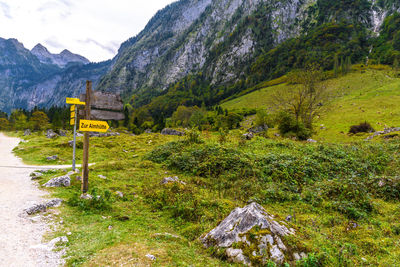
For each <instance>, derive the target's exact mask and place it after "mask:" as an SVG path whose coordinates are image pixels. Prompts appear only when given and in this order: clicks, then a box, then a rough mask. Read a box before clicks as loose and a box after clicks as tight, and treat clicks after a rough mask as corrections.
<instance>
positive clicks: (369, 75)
mask: <svg viewBox="0 0 400 267" xmlns="http://www.w3.org/2000/svg"><path fill="white" fill-rule="evenodd" d="M323 85H324V86H326V87H327V89H328V90H329V91H330V92H332V98H331V101H330V102H329V104H328V105H327V106H325V107H324V108H323V112H322V114H321V116H320V118H318V119H317V120H316V121H315V125H314V126H315V130H316V133H315V134H314V136H313V138H314V139H316V140H319V141H327V142H335V141H341V142H349V141H355V140H362V139H365V137H366V136H368V135H356V136H349V135H347V133H348V131H349V128H350V126H351V125H355V124H359V123H361V122H364V121H367V122H369V123H370V124H371V125H372V127H373V128H374V129H375V130H383V129H384V128H385V127H392V126H396V127H398V126H400V105H398V103H399V101H400V79H399V78H394V75H393V72H392V71H391V70H390V69H389V68H387V67H384V66H376V67H373V68H369V69H366V70H361V69H360V68H359V67H358V66H355V67H353V71H352V72H351V73H350V74H348V75H345V76H342V77H339V78H333V79H328V80H326V81H324V82H323ZM289 86H291V85H288V84H285V83H283V84H279V85H274V86H270V87H264V88H262V89H259V90H257V91H254V92H252V93H249V94H247V95H244V96H241V97H239V98H236V99H232V100H230V101H228V102H225V103H223V104H222V105H221V106H222V107H223V108H227V109H229V110H238V109H242V108H257V109H261V108H267V109H272V108H273V96H274V94H276V92H279V91H281V90H285V89H286V88H287V87H289ZM321 128H323V129H321Z"/></svg>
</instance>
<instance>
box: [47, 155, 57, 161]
mask: <svg viewBox="0 0 400 267" xmlns="http://www.w3.org/2000/svg"><path fill="white" fill-rule="evenodd" d="M46 159H47V160H48V161H52V160H58V155H54V156H50V157H47V158H46Z"/></svg>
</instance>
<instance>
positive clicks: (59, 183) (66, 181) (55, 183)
mask: <svg viewBox="0 0 400 267" xmlns="http://www.w3.org/2000/svg"><path fill="white" fill-rule="evenodd" d="M70 185H71V178H70V177H69V176H68V175H65V176H60V177H56V178H53V179H51V180H50V181H48V182H47V183H45V184H44V185H43V186H45V187H68V186H70Z"/></svg>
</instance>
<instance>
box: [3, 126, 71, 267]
mask: <svg viewBox="0 0 400 267" xmlns="http://www.w3.org/2000/svg"><path fill="white" fill-rule="evenodd" d="M19 141H20V140H19V139H18V138H10V137H6V136H5V135H3V134H2V133H0V227H1V229H0V266H18V267H19V266H24V267H26V266H59V265H60V264H63V261H62V260H61V259H60V253H55V252H53V251H49V250H46V249H43V248H40V247H42V246H40V245H41V243H42V241H43V240H42V237H43V235H44V234H45V233H46V232H47V231H49V227H48V225H47V224H46V223H45V222H44V221H43V220H42V219H41V218H40V217H39V216H36V217H34V218H32V217H28V216H26V215H23V210H24V209H25V208H27V207H29V206H31V205H32V204H33V203H37V202H42V201H43V197H44V196H45V195H46V193H45V192H43V191H41V190H39V189H38V188H37V186H36V185H35V184H34V183H33V182H32V181H31V179H30V177H29V174H30V173H31V172H32V171H33V170H34V169H40V167H34V168H29V166H26V165H24V164H23V163H22V162H21V160H20V159H18V158H16V157H15V156H14V154H13V153H12V149H13V148H14V147H15V146H17V145H18V142H19Z"/></svg>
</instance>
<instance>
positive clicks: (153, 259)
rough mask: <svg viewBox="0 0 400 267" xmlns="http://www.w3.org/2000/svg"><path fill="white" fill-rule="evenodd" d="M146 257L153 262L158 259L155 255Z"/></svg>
mask: <svg viewBox="0 0 400 267" xmlns="http://www.w3.org/2000/svg"><path fill="white" fill-rule="evenodd" d="M146 257H147V258H149V259H150V260H152V261H155V260H156V257H155V256H154V255H151V254H146Z"/></svg>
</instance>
